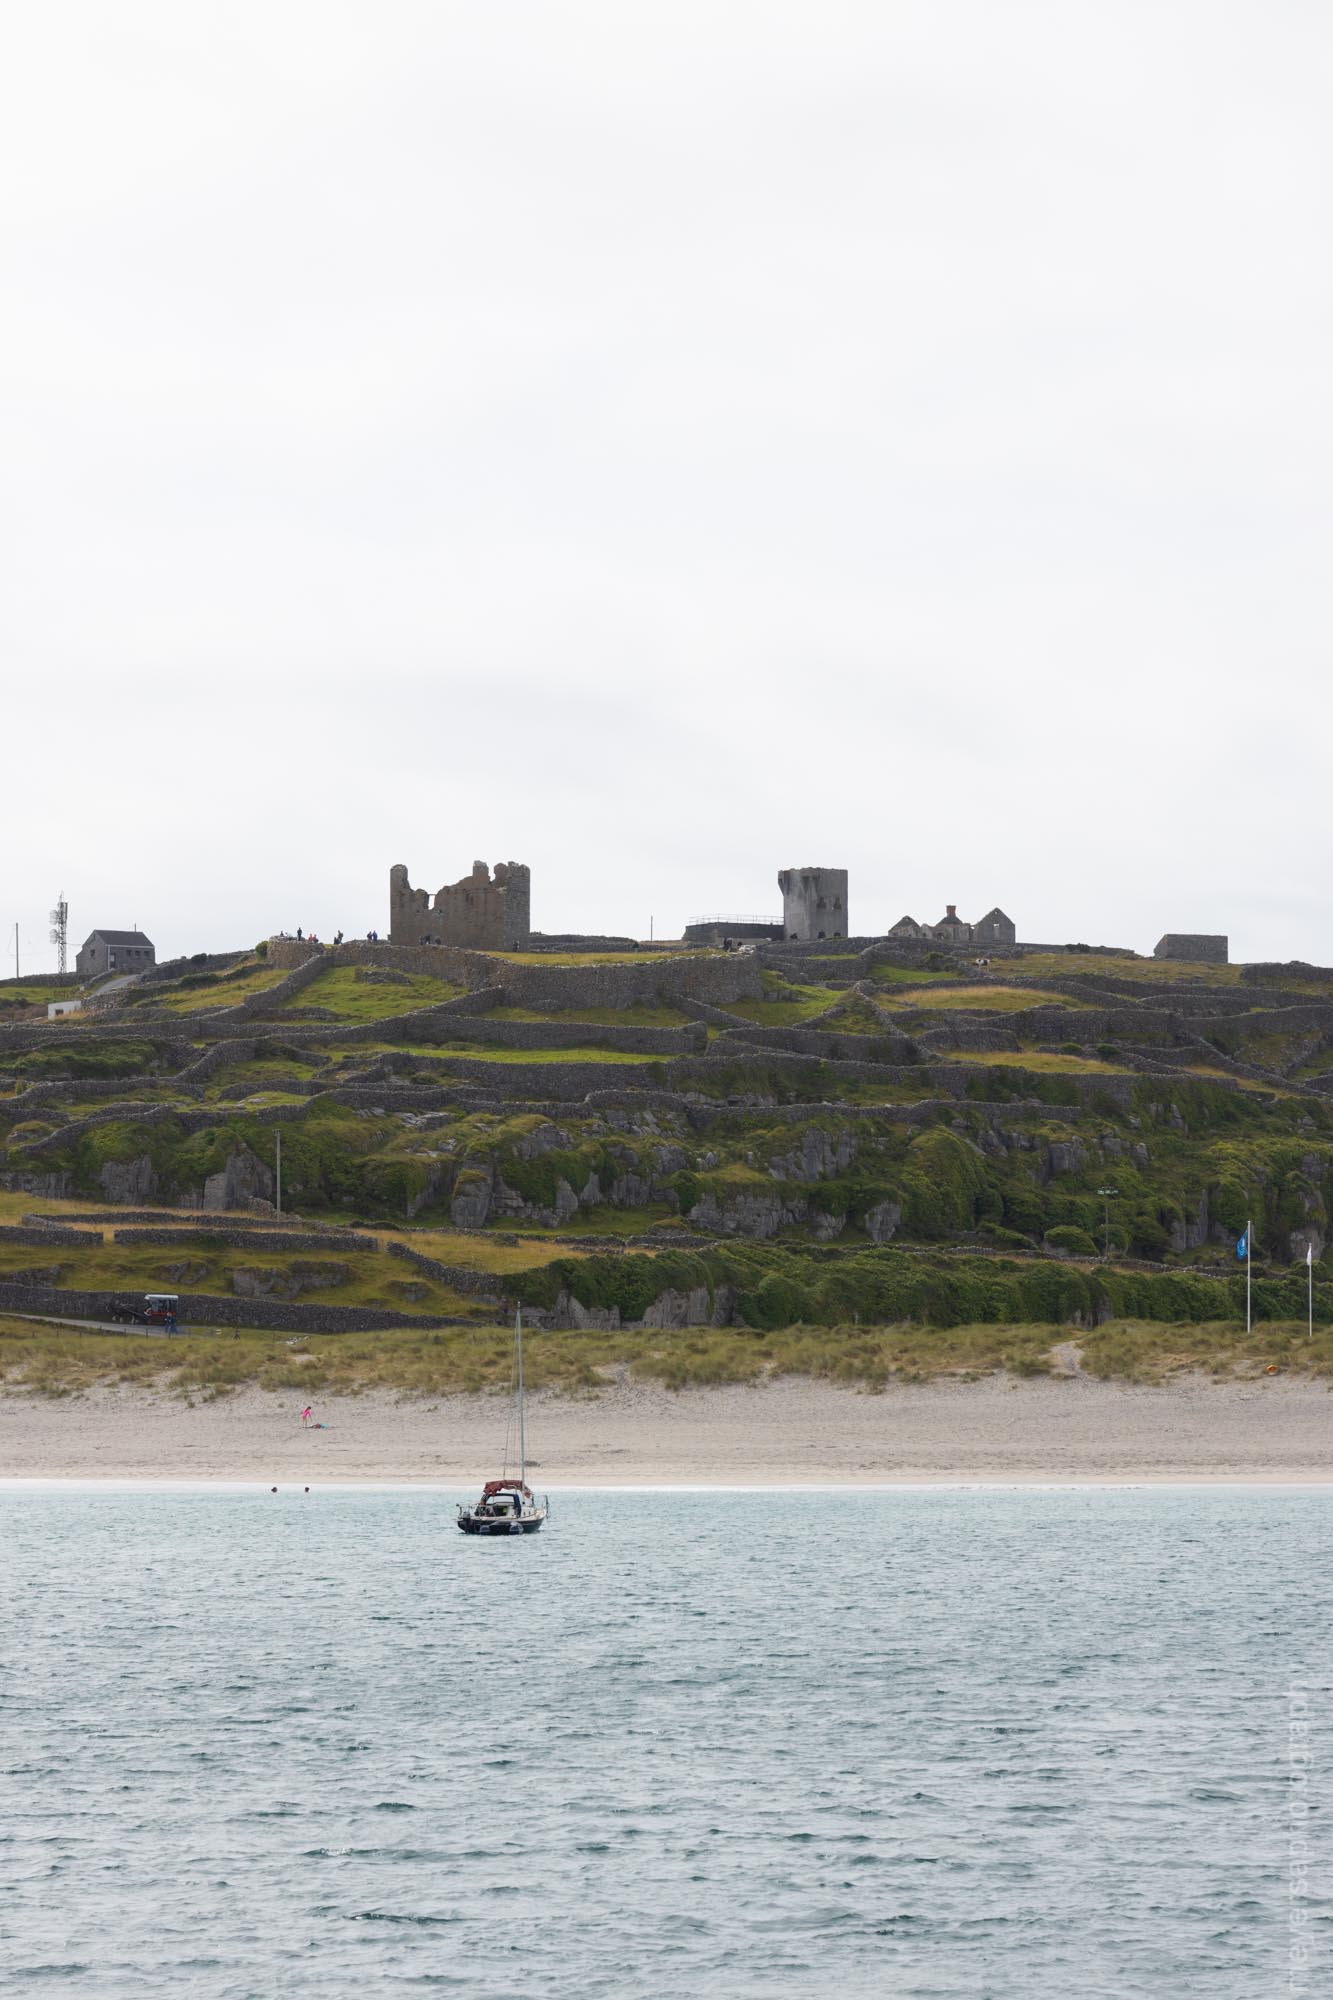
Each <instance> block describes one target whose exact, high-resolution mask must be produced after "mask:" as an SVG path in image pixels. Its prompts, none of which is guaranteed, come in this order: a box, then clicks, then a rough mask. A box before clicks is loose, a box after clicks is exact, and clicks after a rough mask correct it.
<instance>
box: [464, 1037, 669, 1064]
mask: <svg viewBox="0 0 1333 2000" xmlns="http://www.w3.org/2000/svg"><path fill="white" fill-rule="evenodd" d="M437 1053H439V1054H441V1055H446V1056H449V1055H453V1056H465V1057H466V1058H467V1060H468V1061H469V1062H487V1063H547V1064H555V1065H557V1066H558V1065H559V1064H561V1063H639V1064H642V1063H649V1062H661V1061H663V1060H665V1059H664V1058H663V1057H661V1056H641V1055H635V1054H633V1053H632V1052H631V1051H629V1050H627V1049H599V1048H596V1047H595V1046H593V1045H592V1044H591V1043H589V1044H588V1045H587V1046H586V1047H584V1048H581V1049H499V1048H496V1046H495V1044H494V1043H493V1042H461V1041H460V1042H441V1043H440V1045H439V1049H438V1051H437Z"/></svg>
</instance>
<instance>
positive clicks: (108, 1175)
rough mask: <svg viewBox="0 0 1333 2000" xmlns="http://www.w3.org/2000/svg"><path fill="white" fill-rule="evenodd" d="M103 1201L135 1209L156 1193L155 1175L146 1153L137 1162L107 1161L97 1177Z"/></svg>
mask: <svg viewBox="0 0 1333 2000" xmlns="http://www.w3.org/2000/svg"><path fill="white" fill-rule="evenodd" d="M97 1178H98V1181H99V1183H100V1185H101V1189H102V1198H103V1200H105V1201H114V1202H119V1203H121V1204H123V1205H124V1206H126V1207H129V1208H137V1207H139V1206H141V1205H142V1203H144V1202H146V1201H151V1200H152V1198H153V1196H154V1195H155V1194H156V1193H157V1175H156V1174H155V1173H154V1171H153V1163H152V1161H151V1160H150V1159H149V1157H148V1155H147V1153H141V1154H140V1156H139V1158H138V1159H137V1160H108V1161H107V1163H106V1165H105V1166H104V1167H103V1168H102V1171H101V1173H100V1174H99V1175H98V1177H97Z"/></svg>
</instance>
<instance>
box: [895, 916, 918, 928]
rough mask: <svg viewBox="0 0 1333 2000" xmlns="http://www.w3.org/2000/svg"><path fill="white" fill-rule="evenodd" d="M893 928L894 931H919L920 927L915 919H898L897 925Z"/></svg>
mask: <svg viewBox="0 0 1333 2000" xmlns="http://www.w3.org/2000/svg"><path fill="white" fill-rule="evenodd" d="M893 928H894V929H895V930H896V931H906V930H913V931H919V930H920V928H921V926H920V924H919V923H918V922H917V920H916V918H915V917H899V919H898V921H897V923H896V924H895V925H894V926H893Z"/></svg>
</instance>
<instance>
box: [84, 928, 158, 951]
mask: <svg viewBox="0 0 1333 2000" xmlns="http://www.w3.org/2000/svg"><path fill="white" fill-rule="evenodd" d="M94 938H101V940H102V943H103V944H146V945H147V946H148V949H149V950H150V951H151V950H152V948H153V940H152V939H151V938H150V937H145V935H144V933H143V932H142V931H90V932H89V933H88V935H87V937H86V938H85V939H84V941H83V948H84V950H85V951H86V950H87V949H88V946H89V945H90V944H91V943H92V941H93V939H94Z"/></svg>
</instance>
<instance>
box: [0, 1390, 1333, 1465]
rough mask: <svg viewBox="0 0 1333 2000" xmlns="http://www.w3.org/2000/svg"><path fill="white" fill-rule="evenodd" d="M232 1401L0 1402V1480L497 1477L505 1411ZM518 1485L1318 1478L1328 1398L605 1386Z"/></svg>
mask: <svg viewBox="0 0 1333 2000" xmlns="http://www.w3.org/2000/svg"><path fill="white" fill-rule="evenodd" d="M301 1400H302V1399H301V1398H300V1397H299V1396H298V1395H297V1394H296V1393H295V1392H292V1391H286V1392H283V1393H280V1394H276V1395H270V1394H267V1393H265V1392H263V1391H261V1390H248V1391H246V1392H244V1393H242V1394H240V1395H236V1396H232V1397H227V1398H224V1399H222V1400H220V1401H217V1402H211V1403H202V1404H199V1405H197V1406H196V1407H194V1408H190V1407H188V1406H187V1405H186V1404H184V1403H182V1402H180V1401H177V1400H174V1399H173V1398H171V1397H169V1396H163V1395H158V1394H153V1393H150V1392H146V1391H144V1390H140V1389H129V1390H117V1389H105V1390H98V1391H95V1392H94V1393H92V1394H89V1395H87V1396H81V1397H75V1398H69V1399H63V1400H60V1401H48V1400H45V1399H43V1398H39V1397H15V1396H9V1397H4V1398H0V1478H75V1479H87V1478H121V1479H203V1480H210V1479H218V1480H256V1481H268V1482H272V1483H277V1482H279V1481H293V1480H295V1481H300V1482H307V1481H319V1482H330V1481H356V1480H387V1481H399V1480H409V1481H410V1480H432V1481H435V1480H438V1481H442V1482H445V1483H464V1484H471V1483H472V1482H473V1481H474V1480H477V1479H479V1478H481V1477H489V1476H491V1475H492V1474H494V1473H495V1472H496V1471H497V1470H498V1463H499V1457H500V1454H501V1452H502V1451H503V1447H504V1438H505V1424H506V1413H507V1405H506V1403H505V1401H504V1400H503V1399H500V1398H488V1397H478V1396H457V1397H449V1398H441V1399H440V1400H439V1401H437V1402H434V1403H422V1402H399V1401H397V1400H396V1399H395V1398H393V1397H391V1396H386V1395H368V1396H363V1397H346V1398H342V1399H339V1400H338V1401H327V1400H326V1401H324V1402H322V1403H321V1404H320V1405H319V1407H318V1408H317V1409H316V1412H315V1415H316V1417H317V1418H319V1419H320V1420H322V1421H323V1422H324V1423H325V1424H326V1425H327V1427H328V1428H327V1429H325V1430H316V1431H303V1430H302V1428H301V1421H300V1409H301ZM528 1442H529V1448H530V1451H531V1454H532V1456H531V1458H530V1461H529V1463H530V1466H531V1469H532V1472H533V1476H534V1483H535V1484H537V1485H538V1486H539V1487H540V1486H543V1485H550V1486H559V1485H565V1486H571V1485H617V1486H619V1485H624V1486H633V1485H709V1484H717V1485H729V1484H735V1485H745V1484H790V1485H800V1484H805V1483H818V1482H827V1481H848V1482H852V1483H863V1484H874V1483H878V1482H886V1481H905V1482H906V1481H919V1480H925V1481H930V1480H956V1479H964V1480H967V1479H992V1480H1038V1481H1040V1480H1056V1481H1065V1480H1071V1479H1073V1480H1078V1479H1086V1480H1103V1481H1104V1480H1173V1479H1175V1480H1178V1479H1186V1480H1195V1479H1218V1480H1227V1479H1250V1480H1292V1481H1321V1482H1322V1481H1333V1393H1330V1390H1329V1388H1328V1387H1327V1386H1325V1385H1324V1384H1322V1383H1313V1382H1309V1381H1299V1380H1295V1379H1291V1378H1286V1377H1280V1376H1279V1377H1276V1378H1274V1379H1272V1380H1260V1381H1255V1382H1244V1383H1236V1382H1230V1383H1224V1384H1218V1383H1213V1382H1210V1381H1205V1380H1202V1379H1197V1378H1196V1379H1189V1380H1184V1381H1178V1382H1174V1383H1172V1384H1170V1385H1169V1386H1167V1387H1164V1388H1158V1389H1144V1388H1131V1387H1127V1386H1123V1385H1119V1384H1109V1383H1100V1382H1093V1381H1090V1380H1088V1379H1086V1378H1080V1377H1074V1378H1070V1379H1064V1380H1060V1379H1054V1380H1049V1381H1046V1380H1043V1381H1036V1382H1019V1381H1015V1380H1013V1379H1012V1378H1009V1377H1003V1376H997V1377H993V1378H990V1379H988V1380H985V1381H981V1382H971V1383H958V1382H944V1383H937V1384H933V1385H929V1386H923V1387H916V1388H898V1389H890V1390H889V1391H888V1393H886V1394H885V1395H881V1396H872V1395H864V1394H858V1393H856V1392H854V1391H851V1390H845V1389H838V1388H833V1387H829V1386H827V1385H824V1384H817V1383H810V1382H801V1381H781V1382H777V1383H773V1384H770V1385H768V1386H767V1387H764V1388H758V1389H748V1388H746V1389H704V1390H689V1391H686V1392H684V1393H682V1394H680V1395H673V1394H671V1393H670V1392H669V1391H667V1390H663V1389H655V1388H651V1387H639V1386H632V1387H631V1386H621V1387H614V1388H609V1389H608V1390H607V1391H606V1392H605V1393H604V1394H602V1395H600V1396H598V1397H597V1398H595V1399H591V1400H586V1401H574V1400H570V1399H567V1398H564V1397H558V1396H550V1395H537V1396H533V1397H531V1398H530V1399H529V1404H528Z"/></svg>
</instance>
